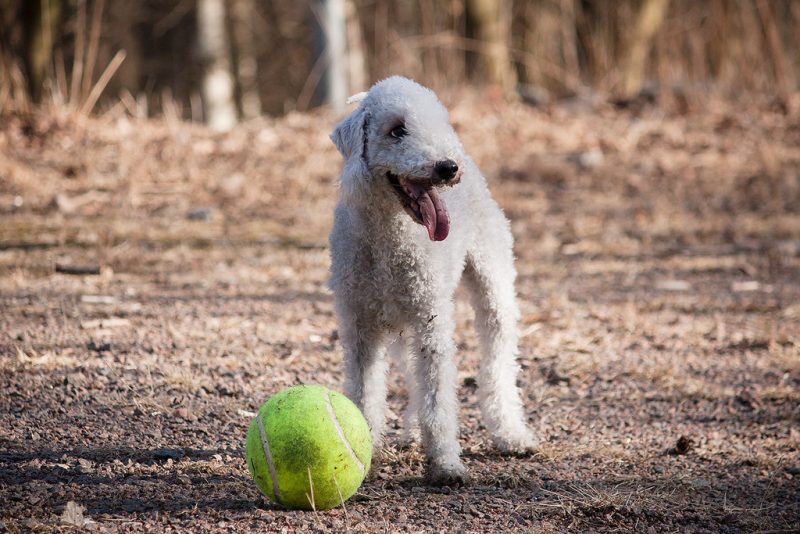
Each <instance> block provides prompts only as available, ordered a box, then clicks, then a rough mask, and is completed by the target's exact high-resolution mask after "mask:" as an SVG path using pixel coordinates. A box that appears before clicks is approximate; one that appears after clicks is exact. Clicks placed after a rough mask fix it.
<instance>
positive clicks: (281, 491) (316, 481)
mask: <svg viewBox="0 0 800 534" xmlns="http://www.w3.org/2000/svg"><path fill="white" fill-rule="evenodd" d="M371 461H372V437H371V436H370V432H369V427H368V426H367V421H366V420H365V419H364V416H363V415H361V412H360V411H359V409H358V408H357V407H356V405H355V404H353V403H352V402H351V401H350V399H348V398H347V397H345V396H344V395H342V394H340V393H337V392H335V391H331V390H329V389H328V388H326V387H324V386H295V387H291V388H288V389H285V390H283V391H281V392H280V393H277V394H276V395H274V396H273V397H271V398H270V399H269V400H267V402H265V403H264V404H263V405H262V406H261V408H260V409H259V410H258V415H257V416H256V418H255V419H253V422H252V423H251V424H250V429H249V430H248V432H247V466H248V468H249V469H250V474H251V475H252V477H253V480H254V481H255V483H256V485H257V486H258V488H259V489H260V490H261V492H262V493H264V495H266V496H267V497H269V499H270V500H272V501H274V502H276V503H278V504H281V505H283V506H285V507H287V508H301V509H305V510H312V509H313V510H325V509H328V508H333V507H334V506H338V505H339V504H341V503H343V502H344V501H346V500H347V499H349V498H350V497H351V496H352V495H353V494H354V493H355V492H356V490H357V489H358V487H359V486H360V485H361V483H362V482H363V481H364V477H366V475H367V472H368V471H369V467H370V462H371Z"/></svg>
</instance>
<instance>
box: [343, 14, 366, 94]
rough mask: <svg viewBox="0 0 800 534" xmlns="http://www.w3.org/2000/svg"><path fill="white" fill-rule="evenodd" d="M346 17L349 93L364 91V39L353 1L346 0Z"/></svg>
mask: <svg viewBox="0 0 800 534" xmlns="http://www.w3.org/2000/svg"><path fill="white" fill-rule="evenodd" d="M345 9H346V16H347V22H346V24H347V72H348V75H349V76H348V79H349V81H350V84H349V89H350V91H351V92H357V91H366V90H367V87H368V83H369V81H368V80H367V61H366V59H365V58H366V54H365V53H364V37H363V36H362V34H361V21H360V20H359V17H358V11H357V9H356V4H355V2H354V1H353V0H346V6H345Z"/></svg>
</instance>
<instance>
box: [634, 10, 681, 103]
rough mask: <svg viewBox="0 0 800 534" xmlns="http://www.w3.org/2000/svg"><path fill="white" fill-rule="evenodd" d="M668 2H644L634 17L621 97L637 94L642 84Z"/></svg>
mask: <svg viewBox="0 0 800 534" xmlns="http://www.w3.org/2000/svg"><path fill="white" fill-rule="evenodd" d="M668 6H669V0H645V1H644V3H643V4H642V7H641V8H640V9H639V13H638V15H637V16H636V26H635V27H634V29H633V37H632V39H631V43H630V46H629V48H628V55H627V57H626V58H625V63H624V67H623V70H622V76H623V82H622V91H623V96H624V97H626V98H630V97H633V96H635V95H636V94H638V93H639V91H641V89H642V85H643V84H644V75H645V67H646V65H645V62H646V61H647V54H648V53H649V52H650V48H651V45H652V42H653V36H654V35H655V34H656V32H657V31H658V29H659V28H660V27H661V24H662V23H663V22H664V16H665V15H666V13H667V7H668Z"/></svg>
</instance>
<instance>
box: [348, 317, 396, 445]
mask: <svg viewBox="0 0 800 534" xmlns="http://www.w3.org/2000/svg"><path fill="white" fill-rule="evenodd" d="M340 330H341V331H340V337H341V340H342V345H343V347H344V367H345V391H346V393H347V396H348V397H349V398H350V400H352V401H353V402H354V403H355V404H356V405H357V406H358V407H359V408H360V409H361V411H362V413H363V414H364V417H365V418H366V420H367V423H368V424H369V427H370V430H371V433H372V446H373V450H375V451H376V452H377V451H380V447H381V443H382V441H383V433H384V431H385V429H386V370H387V362H386V340H385V334H384V333H383V332H382V331H380V330H377V329H370V328H369V327H366V326H364V325H359V324H356V323H355V322H351V321H347V320H340Z"/></svg>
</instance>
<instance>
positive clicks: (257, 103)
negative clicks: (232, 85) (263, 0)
mask: <svg viewBox="0 0 800 534" xmlns="http://www.w3.org/2000/svg"><path fill="white" fill-rule="evenodd" d="M255 13H256V10H255V5H254V3H253V0H235V1H234V2H233V13H232V14H233V16H232V26H233V31H232V32H231V34H232V35H233V44H234V46H235V48H236V54H235V56H236V80H237V85H238V88H239V91H238V93H239V98H240V104H241V110H242V116H243V117H244V118H245V119H252V118H254V117H258V116H259V115H261V97H260V96H259V91H258V54H257V50H256V35H255V31H254V27H253V21H254V16H255Z"/></svg>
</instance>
